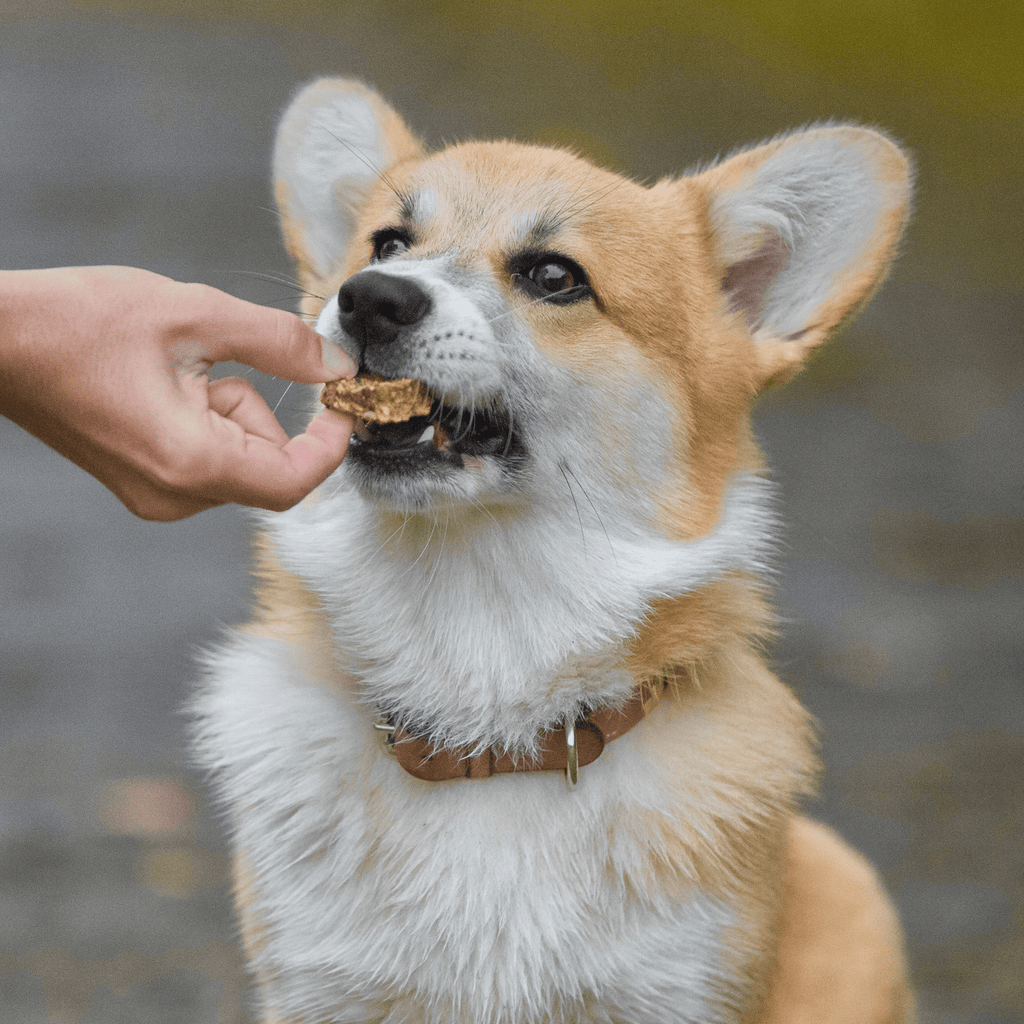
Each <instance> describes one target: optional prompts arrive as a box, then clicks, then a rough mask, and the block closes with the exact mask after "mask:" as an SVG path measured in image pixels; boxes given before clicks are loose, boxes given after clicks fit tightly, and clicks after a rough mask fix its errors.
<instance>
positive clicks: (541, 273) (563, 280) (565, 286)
mask: <svg viewBox="0 0 1024 1024" xmlns="http://www.w3.org/2000/svg"><path fill="white" fill-rule="evenodd" d="M526 276H527V277H529V279H530V280H531V281H532V282H533V283H534V284H535V285H537V287H538V288H541V289H543V290H544V291H546V292H564V291H568V290H569V289H570V288H572V287H574V286H575V284H576V278H575V277H573V276H572V269H571V268H570V267H568V266H566V264H564V263H562V262H555V261H552V262H551V263H538V264H537V265H536V266H535V267H533V268H532V269H531V270H530V272H529V273H528V274H527V275H526Z"/></svg>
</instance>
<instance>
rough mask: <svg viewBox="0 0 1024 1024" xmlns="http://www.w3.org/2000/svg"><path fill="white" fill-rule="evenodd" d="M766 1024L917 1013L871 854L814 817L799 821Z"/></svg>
mask: <svg viewBox="0 0 1024 1024" xmlns="http://www.w3.org/2000/svg"><path fill="white" fill-rule="evenodd" d="M778 941H779V947H778V962H777V966H776V970H775V981H774V985H773V989H772V994H771V998H770V1000H769V1003H768V1006H767V1007H766V1010H765V1015H764V1018H763V1024H900V1022H903V1021H912V1020H913V1019H914V1017H915V1006H914V997H913V994H912V993H911V992H910V990H909V989H908V988H907V985H906V980H905V979H906V958H905V955H904V952H903V944H902V940H901V937H900V928H899V923H898V921H897V920H896V915H895V914H894V913H893V910H892V907H891V905H890V904H889V902H888V900H887V899H886V898H885V896H884V895H883V893H882V891H881V889H880V887H879V884H878V880H877V878H876V877H875V874H874V872H873V870H872V869H871V867H870V865H869V864H868V863H867V861H865V860H864V858H863V857H861V856H860V855H859V854H858V853H855V852H854V851H853V850H851V849H850V848H849V847H848V846H847V845H846V844H845V843H844V842H843V841H842V840H841V839H840V838H839V837H838V836H836V835H835V833H833V832H832V831H830V830H829V829H827V828H825V826H823V825H819V824H817V823H816V822H811V821H807V820H806V819H797V820H796V821H794V822H793V826H792V830H791V834H790V839H789V845H788V852H787V857H786V884H785V888H784V895H783V902H782V916H781V919H780V922H779V932H778Z"/></svg>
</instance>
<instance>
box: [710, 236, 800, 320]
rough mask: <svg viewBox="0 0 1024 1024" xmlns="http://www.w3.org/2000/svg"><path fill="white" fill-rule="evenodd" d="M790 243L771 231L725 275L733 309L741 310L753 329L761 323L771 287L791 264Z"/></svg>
mask: <svg viewBox="0 0 1024 1024" xmlns="http://www.w3.org/2000/svg"><path fill="white" fill-rule="evenodd" d="M789 257H790V252H789V246H787V245H786V243H785V242H784V241H783V240H782V238H781V237H780V236H779V235H778V234H777V233H776V232H774V231H769V233H768V235H767V236H766V238H765V240H764V241H763V242H762V243H761V245H760V247H759V248H758V250H757V251H756V252H755V253H754V254H753V255H751V256H747V257H746V258H745V259H742V260H740V261H739V262H738V263H734V264H733V265H732V266H731V267H729V269H728V270H727V271H726V272H725V277H723V278H722V290H723V291H724V292H725V294H726V296H727V297H728V299H729V308H730V309H731V310H740V311H742V313H743V316H744V317H745V318H746V321H747V327H749V328H750V330H751V331H753V330H755V329H756V328H757V327H758V326H760V323H761V318H762V317H763V316H764V308H765V304H766V301H767V298H768V289H769V288H770V287H771V285H772V284H773V283H774V281H775V279H776V278H777V277H778V276H779V274H780V273H781V272H782V271H783V270H784V269H785V268H786V266H787V264H788V263H789Z"/></svg>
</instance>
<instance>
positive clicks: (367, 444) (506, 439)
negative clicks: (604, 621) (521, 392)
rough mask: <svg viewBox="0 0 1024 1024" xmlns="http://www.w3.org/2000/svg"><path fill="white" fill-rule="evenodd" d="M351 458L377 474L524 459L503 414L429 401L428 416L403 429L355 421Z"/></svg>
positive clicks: (435, 399)
mask: <svg viewBox="0 0 1024 1024" xmlns="http://www.w3.org/2000/svg"><path fill="white" fill-rule="evenodd" d="M349 454H350V457H351V458H353V459H354V460H355V461H356V462H358V463H360V464H362V465H363V466H365V467H367V468H372V469H374V470H375V471H377V472H378V473H387V474H408V473H414V472H420V471H426V472H429V471H430V470H435V471H445V470H459V469H469V470H474V469H477V470H478V469H481V468H482V467H483V464H484V459H494V460H496V461H497V462H498V463H499V464H503V465H504V464H512V463H515V462H516V461H521V460H522V458H523V457H524V455H525V451H524V448H523V444H522V439H521V436H520V432H519V430H518V428H517V427H516V424H515V421H514V417H513V416H512V414H511V412H509V411H508V410H507V409H504V408H499V407H495V406H486V407H484V406H463V405H455V404H450V403H448V402H446V401H444V400H443V399H442V398H439V397H436V396H433V399H432V403H431V408H430V412H429V413H428V414H427V415H426V416H414V417H413V418H412V419H409V420H406V421H404V422H402V423H372V422H368V421H365V420H357V423H356V431H355V433H354V434H353V435H352V440H351V442H350V448H349Z"/></svg>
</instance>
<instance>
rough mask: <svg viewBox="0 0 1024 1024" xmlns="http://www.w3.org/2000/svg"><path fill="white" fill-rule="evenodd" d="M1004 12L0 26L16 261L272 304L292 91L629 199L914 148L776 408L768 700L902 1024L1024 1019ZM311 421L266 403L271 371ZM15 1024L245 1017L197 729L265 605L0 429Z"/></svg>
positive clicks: (219, 522)
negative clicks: (773, 154)
mask: <svg viewBox="0 0 1024 1024" xmlns="http://www.w3.org/2000/svg"><path fill="white" fill-rule="evenodd" d="M1020 11H1021V8H1020V6H1019V5H1015V4H1010V3H1008V2H1007V3H1002V4H991V3H984V2H981V3H973V4H970V5H968V4H962V3H960V4H952V3H940V2H925V0H916V2H915V0H887V2H885V3H882V2H879V0H849V2H847V3H845V4H843V5H822V4H816V3H812V2H809V0H788V2H787V0H775V2H773V3H770V4H769V3H764V2H752V0H719V2H718V3H715V4H697V3H693V2H691V0H674V2H671V3H660V2H656V0H624V2H618V3H605V2H597V0H595V2H590V3H582V2H572V0H563V2H560V3H542V2H539V0H519V2H517V3H515V4H506V3H487V2H477V3H468V2H464V0H449V2H446V3H432V2H393V0H374V2H372V3H369V2H366V3H333V2H318V3H302V4H300V3H295V2H290V0H247V2H245V3H242V2H240V0H152V2H146V0H69V2H59V0H30V2H21V0H5V2H4V4H3V5H2V8H0V182H2V188H0V267H3V268H19V267H44V266H59V265H68V264H99V263H123V264H131V265H136V266H140V267H146V268H149V269H151V270H155V271H159V272H161V273H164V274H168V275H170V276H173V277H176V278H179V279H184V280H193V281H205V282H207V283H209V284H212V285H216V286H217V287H219V288H222V289H225V290H227V291H230V292H232V293H234V294H235V295H239V296H242V297H244V298H247V299H251V300H254V301H257V302H262V303H266V304H277V305H284V306H289V307H290V306H292V305H293V301H294V300H293V289H291V288H290V287H289V286H288V285H287V284H284V285H281V284H276V283H274V282H273V281H271V280H268V279H267V278H266V277H264V276H263V275H271V276H276V275H285V276H287V275H288V274H289V273H290V268H289V266H288V263H287V260H286V258H285V256H284V254H283V251H282V249H281V246H280V244H279V242H278V237H277V229H276V220H275V215H274V213H273V209H272V205H273V204H272V200H271V191H270V183H269V172H268V168H269V153H270V146H271V140H272V136H273V131H274V125H275V121H276V118H277V117H278V114H279V111H280V109H281V107H282V106H283V104H284V103H285V102H286V101H287V99H288V97H289V95H290V93H291V92H292V90H293V89H294V88H295V87H296V85H297V83H298V82H300V81H301V80H303V79H305V78H307V77H309V76H311V75H315V74H320V73H339V72H340V73H343V74H346V75H350V76H357V77H361V78H364V79H366V80H368V81H370V82H372V83H374V84H375V85H376V86H377V87H378V88H379V89H380V90H381V92H382V93H383V94H384V95H385V96H386V97H388V98H389V99H390V101H391V102H392V103H393V104H394V105H395V106H396V107H397V108H398V109H399V110H400V111H402V112H403V114H404V115H405V116H406V118H407V119H408V121H409V123H410V124H411V125H412V126H413V129H414V130H415V131H418V132H419V133H420V134H421V135H422V136H423V137H424V138H425V139H426V140H427V141H428V142H429V143H432V144H441V143H442V142H443V141H451V140H456V139H461V138H464V137H469V136H485V137H486V136H490V137H503V136H514V137H516V138H519V139H522V140H540V141H544V142H560V143H567V144H570V145H572V146H575V147H578V148H579V149H581V150H582V151H584V152H585V153H587V154H589V155H590V156H591V157H592V158H594V159H595V160H597V161H598V162H600V163H602V164H605V165H607V166H610V167H612V168H614V169H616V170H619V171H623V172H626V173H629V174H631V175H633V176H635V177H638V178H640V179H642V180H654V179H656V178H658V177H660V176H662V175H666V174H672V173H677V172H682V171H685V170H686V169H688V168H690V167H692V166H693V165H695V164H698V163H700V162H702V161H706V160H708V159H710V158H713V157H714V156H716V155H717V154H720V153H722V152H724V151H727V150H729V149H730V148H732V147H733V146H734V145H736V144H738V143H743V142H753V141H757V140H760V139H762V138H764V137H766V136H769V135H771V134H773V133H775V132H778V131H782V130H784V129H787V128H789V127H792V126H796V125H800V124H804V123H806V122H810V121H815V120H821V119H828V118H836V119H841V120H854V121H859V122H865V123H869V124H876V125H880V126H884V127H885V128H886V129H887V130H888V131H889V132H890V133H891V134H892V135H894V136H895V137H896V138H897V139H900V140H902V141H903V142H904V143H905V144H906V145H907V146H908V147H909V148H910V150H911V151H912V152H913V154H914V157H915V160H916V165H917V175H918V196H917V206H916V214H915V217H914V220H913V222H912V224H911V228H910V232H909V235H908V237H907V240H906V243H905V246H904V251H903V255H902V258H901V259H900V261H899V263H898V265H897V266H896V268H895V270H894V272H893V274H892V277H891V279H890V281H889V283H888V284H887V286H886V287H885V289H884V290H883V291H882V292H881V293H880V294H879V295H878V297H877V298H876V299H875V300H874V302H873V304H872V305H871V306H870V307H869V308H868V310H867V311H866V312H865V314H864V315H863V316H862V317H861V319H860V320H859V321H858V322H857V324H856V325H854V326H853V327H852V328H850V329H849V330H847V331H846V333H845V334H844V335H843V336H842V338H841V339H839V341H838V342H837V343H835V344H834V345H833V346H831V348H829V349H828V350H827V351H826V352H825V353H824V354H823V355H822V357H821V358H820V359H818V360H817V361H816V362H815V364H814V365H813V366H812V368H811V369H810V371H808V373H807V374H806V375H805V376H804V377H802V378H801V379H799V380H798V381H796V382H795V383H794V384H792V385H791V386H789V387H788V388H786V389H784V390H780V391H778V392H775V393H772V394H769V395H768V396H766V397H765V399H763V400H762V402H761V404H760V406H759V408H758V418H757V425H758V430H759V433H760V435H761V437H762V440H763V443H764V446H765V448H766V450H767V453H768V457H769V462H770V463H771V464H772V466H773V467H774V470H775V474H776V477H777V479H778V481H779V484H780V486H781V490H782V495H783V499H784V503H785V512H786V516H787V519H788V521H789V524H790V527H789V531H788V535H787V538H786V540H787V546H786V553H785V557H784V561H783V565H782V573H781V578H780V589H779V595H778V598H779V607H780V610H781V612H782V614H783V617H784V620H785V635H784V639H783V640H782V641H781V642H780V643H779V645H778V648H777V650H776V651H775V660H776V663H777V666H778V668H779V671H780V672H781V674H782V675H783V676H784V678H786V679H787V680H788V681H789V682H790V683H791V684H792V685H793V686H794V687H795V688H796V690H797V691H798V692H799V694H800V695H801V696H802V698H803V699H804V700H805V701H806V703H807V704H808V705H809V706H810V708H811V709H812V710H813V711H814V713H815V714H816V715H817V716H818V718H819V719H820V722H821V726H822V734H823V736H824V739H825V742H824V753H825V759H826V762H827V772H826V775H825V779H824V788H823V794H822V798H821V799H820V801H817V802H816V803H814V804H813V805H812V806H811V807H810V808H809V809H810V811H811V813H813V814H815V815H817V816H818V817H820V818H822V819H824V820H826V821H828V822H830V823H832V824H833V825H835V826H836V827H837V828H838V829H839V830H840V831H841V832H842V833H843V834H844V835H845V836H846V837H847V838H848V839H849V840H850V841H852V842H853V843H854V844H855V845H856V846H858V847H859V848H860V849H862V850H864V851H865V852H866V853H867V855H868V856H869V857H870V858H871V859H872V860H873V861H874V862H875V863H876V864H877V865H878V866H879V868H880V870H881V871H882V873H883V876H884V879H885V881H886V884H887V885H888V887H889V890H890V891H891V893H892V894H893V897H894V899H895V900H896V902H897V904H898V905H899V909H900V912H901V913H902V915H903V919H904V921H905V924H906V929H907V934H908V944H909V954H910V959H911V963H912V967H913V972H914V978H915V982H916V984H917V985H918V987H919V990H920V994H921V1011H922V1014H921V1015H922V1020H923V1021H926V1022H934V1024H938V1022H942V1024H952V1022H955V1024H968V1022H969V1024H998V1022H1004V1021H1024V692H1022V675H1024V637H1022V622H1024V518H1022V517H1024V491H1022V475H1024V474H1022V470H1024V444H1022V438H1024V390H1022V387H1024V339H1022V324H1024V299H1022V285H1024V267H1022V264H1024V256H1022V253H1024V247H1022V245H1021V239H1022V237H1024V214H1022V210H1024V203H1022V188H1021V184H1022V182H1021V176H1022V171H1021V168H1022V167H1024V131H1022V129H1024V82H1022V72H1021V67H1022V64H1021V58H1020V54H1021V39H1022V38H1024V21H1022V16H1021V13H1020ZM260 387H261V389H262V390H263V393H264V395H265V396H266V397H267V399H268V401H269V402H270V403H271V405H274V404H275V403H277V402H279V401H280V402H281V405H280V408H279V415H280V416H281V417H282V418H283V419H284V421H285V424H286V426H288V427H289V428H290V429H293V430H294V429H295V427H296V417H297V415H298V412H297V403H296V402H294V401H290V399H292V398H293V397H294V396H291V395H286V394H285V384H284V383H283V382H281V381H278V380H274V379H272V378H264V379H263V380H261V381H260ZM0 524H2V529H0V1019H3V1020H4V1021H11V1022H18V1024H22V1022H24V1024H36V1022H46V1021H55V1022H60V1024H116V1022H122V1021H123V1022H133V1024H136V1022H146V1024H149V1022H178V1021H181V1022H185V1021H188V1022H195V1024H206V1022H211V1024H212V1022H218V1024H242V1022H245V1021H249V1020H250V1019H251V1017H250V1013H251V1012H252V1009H251V1004H250V1003H249V996H248V993H247V988H246V982H245V978H244V974H243V970H242V966H241V960H240V957H239V955H238V952H237V949H236V928H235V924H234V921H233V918H232V913H231V908H230V899H229V894H228V891H227V887H226V884H225V881H226V869H227V857H226V855H227V850H226V845H225V842H224V836H223V833H222V831H221V829H220V827H219V825H218V823H217V821H216V819H215V816H214V814H213V813H212V812H211V810H210V807H209V805H208V802H207V799H206V794H205V791H204V788H203V783H202V779H201V778H199V777H198V775H197V774H196V773H195V772H194V771H193V770H192V769H191V768H190V767H189V763H188V754H187V750H186V748H185V720H184V718H183V716H182V715H181V713H180V708H181V706H182V704H183V702H184V701H185V700H186V699H187V695H188V693H189V688H190V685H191V681H192V680H193V679H194V677H195V674H196V673H195V669H194V667H193V659H194V657H195V654H196V652H197V651H199V650H201V649H202V648H203V647H204V646H206V645H209V644H210V643H212V642H214V641H215V640H216V637H217V635H218V630H219V629H220V628H221V626H222V624H223V623H231V622H236V621H239V620H241V619H242V618H243V617H244V616H245V613H246V606H247V600H248V588H249V582H248V576H247V573H248V547H247V544H248V532H249V520H248V518H247V514H246V513H245V512H244V511H243V510H241V509H238V508H225V509H220V510H215V511H211V512H206V513H203V514H202V515H200V516H198V517H196V518H195V519H191V520H188V521H186V522H183V523H178V524H173V525H163V524H159V525H158V524H148V523H144V522H141V521H138V520H136V519H134V518H132V516H131V515H130V514H129V513H128V512H126V511H125V510H124V509H123V508H122V507H121V506H120V505H119V504H118V503H117V501H116V500H115V499H114V498H113V497H112V496H111V495H110V494H108V493H107V492H106V491H105V490H104V489H103V488H102V487H101V486H100V485H99V484H97V483H96V482H95V481H94V480H93V479H92V478H91V477H89V476H87V475H86V474H85V473H83V472H82V471H80V470H79V469H77V468H76V467H75V466H73V465H71V464H70V463H68V462H65V461H64V460H62V459H61V458H60V457H59V456H57V455H55V454H53V453H52V452H50V451H49V450H48V449H46V448H45V447H43V446H42V445H41V444H39V443H38V442H36V441H35V440H34V439H33V438H31V437H30V436H28V435H26V434H25V433H23V432H21V431H20V430H18V428H16V427H14V426H12V425H11V424H9V423H7V422H6V421H0Z"/></svg>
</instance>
